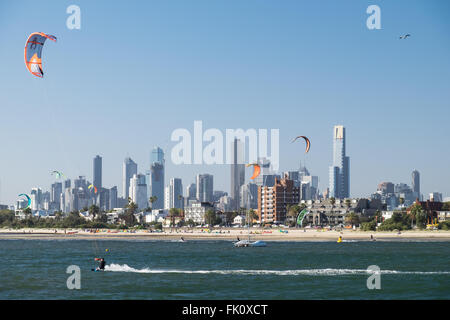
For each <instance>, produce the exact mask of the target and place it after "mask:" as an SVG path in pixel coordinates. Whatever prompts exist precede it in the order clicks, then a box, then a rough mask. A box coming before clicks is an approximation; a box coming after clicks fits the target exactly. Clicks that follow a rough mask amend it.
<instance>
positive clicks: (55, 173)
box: [52, 170, 64, 179]
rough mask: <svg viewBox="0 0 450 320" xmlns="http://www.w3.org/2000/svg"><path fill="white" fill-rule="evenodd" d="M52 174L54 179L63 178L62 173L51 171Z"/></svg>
mask: <svg viewBox="0 0 450 320" xmlns="http://www.w3.org/2000/svg"><path fill="white" fill-rule="evenodd" d="M52 174H54V175H55V177H56V179H59V178H61V177H62V176H64V174H63V173H62V172H60V171H56V170H53V171H52Z"/></svg>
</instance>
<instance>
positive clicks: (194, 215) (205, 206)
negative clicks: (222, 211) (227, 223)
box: [184, 201, 215, 224]
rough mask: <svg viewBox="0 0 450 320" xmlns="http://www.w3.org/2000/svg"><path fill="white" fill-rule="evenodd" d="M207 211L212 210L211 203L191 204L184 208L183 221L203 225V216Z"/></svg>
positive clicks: (197, 202)
mask: <svg viewBox="0 0 450 320" xmlns="http://www.w3.org/2000/svg"><path fill="white" fill-rule="evenodd" d="M208 210H214V211H215V208H214V203H212V202H200V201H196V202H191V204H190V205H189V206H188V207H186V208H184V221H186V222H187V221H189V220H192V221H194V222H195V223H201V224H203V223H205V215H206V212H207V211H208Z"/></svg>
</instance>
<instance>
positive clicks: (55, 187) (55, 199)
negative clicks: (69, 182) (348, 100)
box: [50, 182, 63, 210]
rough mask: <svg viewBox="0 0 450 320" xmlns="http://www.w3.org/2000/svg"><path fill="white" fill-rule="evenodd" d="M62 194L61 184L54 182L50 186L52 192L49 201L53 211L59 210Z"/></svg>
mask: <svg viewBox="0 0 450 320" xmlns="http://www.w3.org/2000/svg"><path fill="white" fill-rule="evenodd" d="M62 192H63V189H62V182H55V183H53V184H52V191H51V194H50V201H51V202H52V203H53V204H54V206H55V209H57V210H59V208H60V201H61V194H62Z"/></svg>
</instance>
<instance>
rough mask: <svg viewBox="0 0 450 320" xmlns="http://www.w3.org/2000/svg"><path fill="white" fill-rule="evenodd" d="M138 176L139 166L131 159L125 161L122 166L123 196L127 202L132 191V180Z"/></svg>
mask: <svg viewBox="0 0 450 320" xmlns="http://www.w3.org/2000/svg"><path fill="white" fill-rule="evenodd" d="M135 174H137V164H136V162H134V161H133V160H131V158H130V157H127V158H125V160H123V166H122V195H123V198H124V199H125V200H127V199H128V197H129V196H130V195H129V191H130V190H129V189H130V179H131V178H132V177H133V176H134V175H135Z"/></svg>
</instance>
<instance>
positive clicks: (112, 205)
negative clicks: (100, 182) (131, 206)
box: [109, 186, 117, 210]
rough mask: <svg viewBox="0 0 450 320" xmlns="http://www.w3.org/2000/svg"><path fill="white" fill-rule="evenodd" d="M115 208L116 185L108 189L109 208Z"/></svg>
mask: <svg viewBox="0 0 450 320" xmlns="http://www.w3.org/2000/svg"><path fill="white" fill-rule="evenodd" d="M114 208H117V187H116V186H114V187H112V188H111V189H109V209H110V210H111V209H114Z"/></svg>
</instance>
